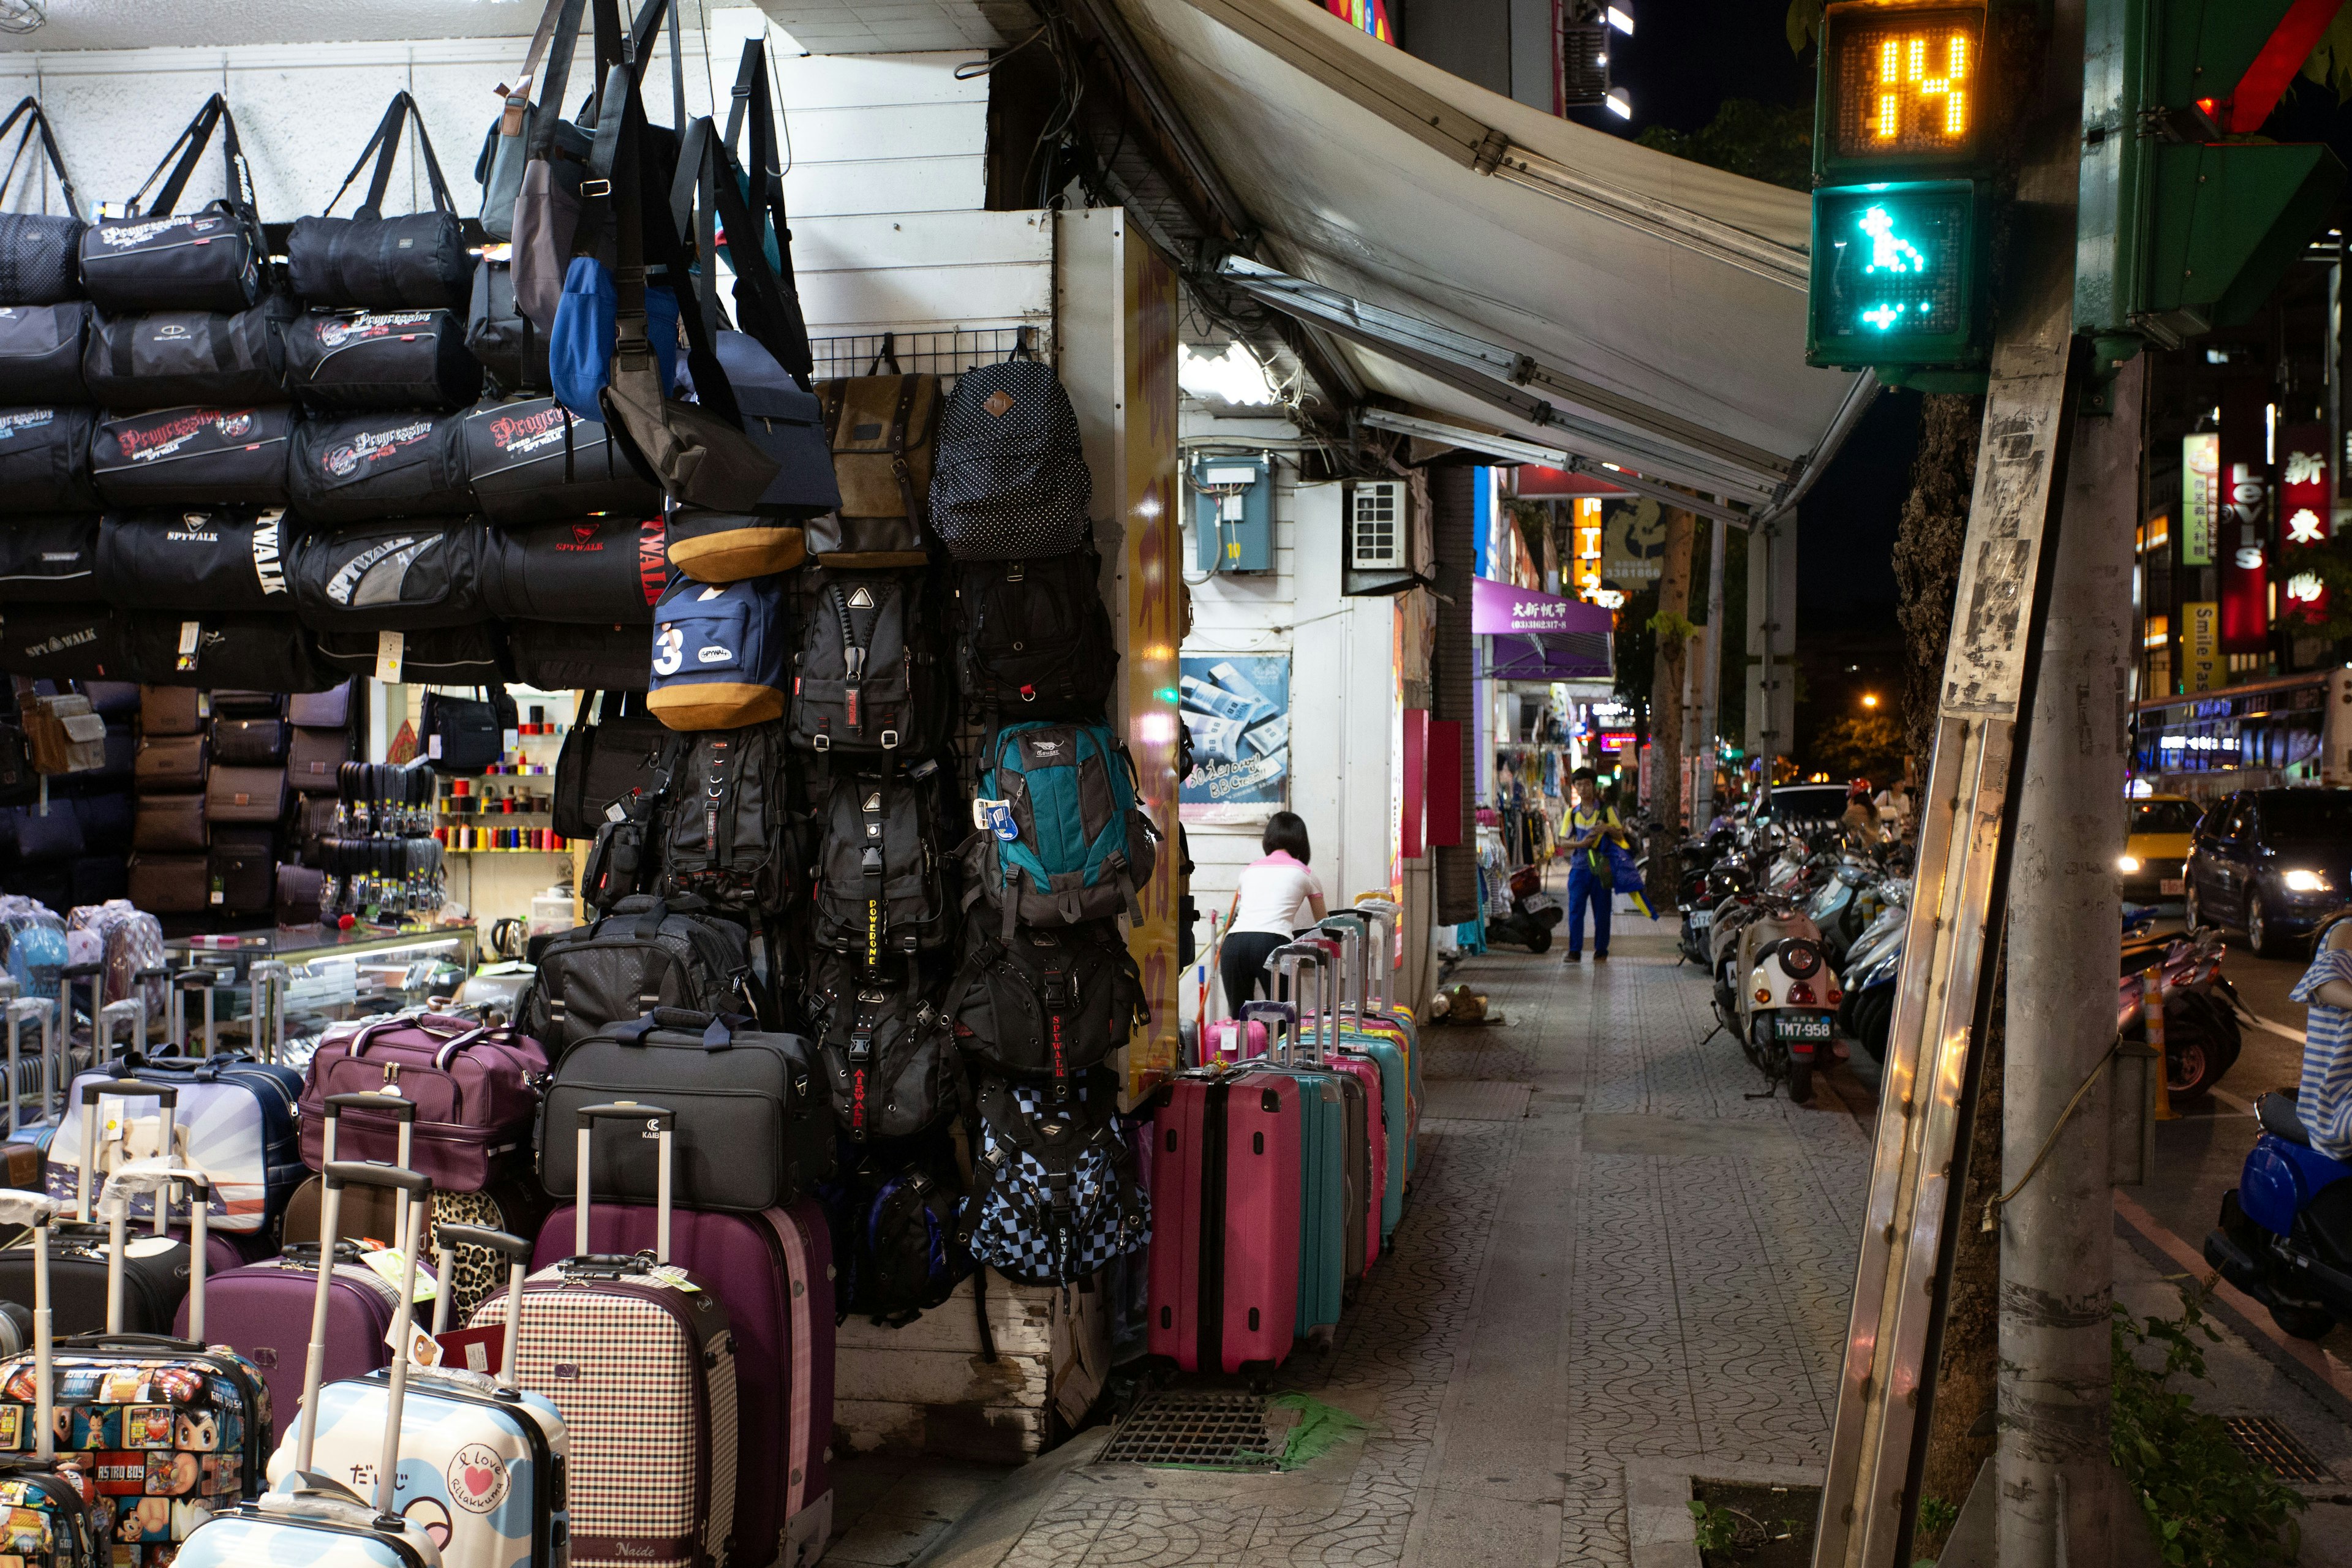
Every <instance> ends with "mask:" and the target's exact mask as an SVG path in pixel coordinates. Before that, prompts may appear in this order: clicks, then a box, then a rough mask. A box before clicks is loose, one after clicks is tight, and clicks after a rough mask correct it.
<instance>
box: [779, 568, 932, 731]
mask: <svg viewBox="0 0 2352 1568" xmlns="http://www.w3.org/2000/svg"><path fill="white" fill-rule="evenodd" d="M802 614H803V617H804V620H803V625H802V627H801V639H800V651H799V653H798V654H797V655H796V656H795V657H794V658H793V744H794V745H797V746H802V747H804V748H806V749H807V750H809V751H814V752H855V753H857V754H861V755H867V756H899V757H923V756H928V755H929V754H930V753H931V752H936V751H937V750H938V749H939V748H940V746H941V745H943V744H945V743H946V742H947V740H948V738H949V736H950V733H951V731H952V730H953V726H954V691H953V689H952V685H951V681H950V671H949V669H948V668H947V659H946V657H945V655H944V654H943V653H942V652H941V651H940V648H939V647H938V646H937V637H938V634H939V632H940V628H941V627H942V626H943V624H944V622H945V620H946V617H945V616H944V615H943V614H942V613H941V611H940V606H939V605H938V604H937V603H936V595H932V594H930V593H929V591H928V585H927V584H926V583H925V580H924V579H923V578H921V577H918V576H899V575H894V574H890V573H886V572H834V571H819V572H817V573H815V574H813V575H812V577H811V579H810V586H809V589H808V594H807V598H806V601H805V603H804V605H803V609H802Z"/></svg>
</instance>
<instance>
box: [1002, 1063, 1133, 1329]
mask: <svg viewBox="0 0 2352 1568" xmlns="http://www.w3.org/2000/svg"><path fill="white" fill-rule="evenodd" d="M977 1100H978V1119H977V1120H978V1127H977V1129H976V1131H975V1134H974V1136H973V1139H972V1162H971V1166H972V1178H971V1197H969V1198H967V1199H966V1200H965V1201H964V1208H963V1226H962V1236H961V1240H962V1242H963V1244H964V1246H965V1247H968V1248H969V1249H970V1250H971V1256H972V1258H973V1260H974V1261H975V1262H979V1263H984V1264H987V1265H988V1266H989V1267H990V1268H994V1269H995V1270H996V1271H997V1272H998V1273H999V1274H1002V1275H1003V1276H1004V1277H1005V1278H1006V1279H1011V1280H1014V1281H1016V1282H1018V1283H1020V1284H1024V1285H1073V1284H1076V1283H1077V1282H1078V1281H1079V1280H1081V1279H1091V1278H1093V1276H1094V1274H1095V1272H1096V1270H1097V1269H1099V1268H1102V1267H1103V1266H1104V1265H1105V1264H1108V1262H1109V1261H1110V1260H1111V1259H1112V1258H1118V1257H1120V1256H1122V1255H1124V1254H1127V1253H1131V1252H1139V1251H1141V1250H1142V1249H1143V1248H1144V1247H1145V1246H1146V1245H1148V1244H1149V1243H1150V1240H1151V1208H1150V1201H1149V1200H1148V1199H1147V1198H1146V1197H1145V1196H1144V1195H1143V1190H1142V1188H1141V1186H1140V1185H1139V1184H1138V1183H1137V1180H1136V1170H1135V1152H1134V1150H1133V1149H1132V1148H1131V1147H1130V1146H1129V1143H1128V1141H1127V1139H1126V1138H1125V1137H1123V1136H1121V1134H1120V1132H1119V1128H1118V1079H1116V1078H1115V1077H1113V1075H1112V1074H1111V1073H1110V1072H1108V1070H1106V1069H1102V1068H1097V1069H1095V1070H1093V1071H1090V1072H1087V1073H1085V1074H1083V1075H1081V1076H1080V1077H1079V1079H1078V1080H1077V1093H1076V1099H1075V1100H1074V1101H1073V1102H1072V1103H1070V1104H1068V1105H1066V1106H1065V1107H1064V1108H1063V1109H1062V1110H1058V1111H1057V1110H1055V1109H1054V1107H1053V1105H1052V1103H1051V1098H1050V1090H1049V1089H1048V1088H1047V1086H1046V1085H1045V1084H1042V1083H1041V1084H1027V1083H1013V1082H1009V1081H1008V1080H1006V1079H1001V1078H996V1077H994V1076H992V1075H991V1076H983V1077H982V1078H981V1079H980V1093H979V1095H978V1097H977Z"/></svg>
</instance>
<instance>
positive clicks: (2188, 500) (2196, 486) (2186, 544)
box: [2180, 430, 2221, 566]
mask: <svg viewBox="0 0 2352 1568" xmlns="http://www.w3.org/2000/svg"><path fill="white" fill-rule="evenodd" d="M2220 528H2221V432H2220V431H2218V430H2207V431H2205V432H2203V433H2201V434H2200V435H2195V436H2183V437H2181V438H2180V563H2181V564H2182V565H2183V566H2210V565H2211V564H2213V541H2214V536H2215V534H2216V532H2217V531H2219V529H2220Z"/></svg>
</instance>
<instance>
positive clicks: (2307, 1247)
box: [2205, 1089, 2352, 1340]
mask: <svg viewBox="0 0 2352 1568" xmlns="http://www.w3.org/2000/svg"><path fill="white" fill-rule="evenodd" d="M2254 1120H2255V1123H2256V1125H2257V1126H2259V1127H2260V1128H2261V1130H2262V1131H2261V1135H2260V1136H2258V1137H2257V1138H2256V1139H2255V1140H2254V1147H2253V1150H2252V1152H2251V1153H2249V1154H2248V1155H2247V1156H2246V1163H2245V1168H2244V1169H2243V1170H2242V1171H2241V1172H2240V1173H2239V1176H2238V1184H2237V1185H2236V1186H2234V1187H2232V1188H2231V1189H2230V1191H2228V1192H2226V1193H2224V1194H2221V1225H2220V1226H2219V1227H2218V1228H2217V1229H2215V1230H2214V1231H2213V1232H2212V1234H2210V1236H2208V1237H2206V1238H2205V1261H2206V1262H2208V1263H2210V1264H2211V1265H2212V1266H2213V1267H2214V1268H2218V1269H2220V1270H2221V1277H2222V1278H2223V1279H2227V1280H2228V1281H2229V1282H2230V1283H2231V1284H2232V1285H2235V1286H2236V1287H2237V1288H2238V1289H2241V1290H2243V1291H2244V1292H2245V1293H2246V1294H2247V1295H2249V1296H2252V1298H2253V1299H2254V1300H2257V1301H2260V1302H2261V1303H2262V1304H2263V1306H2265V1307H2268V1308H2269V1309H2270V1312H2271V1318H2272V1321H2274V1322H2276V1323H2277V1324H2278V1326H2279V1327H2280V1328H2282V1329H2284V1330H2285V1331H2287V1332H2288V1333H2290V1334H2293V1335H2294V1337H2295V1338H2297V1339H2300V1340H2315V1339H2318V1338H2320V1337H2322V1336H2323V1335H2325V1334H2326V1332H2327V1331H2329V1330H2330V1329H2332V1328H2334V1327H2335V1326H2336V1324H2337V1323H2339V1322H2342V1323H2352V1182H2347V1180H2346V1178H2347V1177H2352V1163H2346V1162H2345V1161H2342V1160H2336V1159H2332V1158H2330V1157H2329V1156H2327V1155H2326V1154H2323V1153H2321V1152H2319V1151H2318V1150H2316V1149H2314V1148H2313V1147H2312V1146H2311V1138H2310V1134H2309V1133H2307V1132H2305V1131H2304V1126H2303V1123H2302V1121H2300V1120H2299V1119H2297V1117H2296V1115H2295V1109H2294V1090H2293V1089H2282V1090H2279V1091H2278V1092H2276V1093H2273V1094H2265V1095H2263V1096H2262V1097H2260V1098H2259V1099H2257V1100H2255V1101H2254Z"/></svg>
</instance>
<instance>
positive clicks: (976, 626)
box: [956, 547, 1118, 722]
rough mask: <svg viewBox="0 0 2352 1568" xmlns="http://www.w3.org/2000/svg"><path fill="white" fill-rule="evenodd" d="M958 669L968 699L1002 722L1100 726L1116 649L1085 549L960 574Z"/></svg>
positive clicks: (971, 567)
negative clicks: (1066, 722)
mask: <svg viewBox="0 0 2352 1568" xmlns="http://www.w3.org/2000/svg"><path fill="white" fill-rule="evenodd" d="M957 597H958V600H959V609H960V610H961V614H960V615H959V616H958V617H957V619H958V620H959V622H960V623H961V637H960V639H959V641H958V643H957V646H956V672H957V675H958V677H959V680H960V684H961V688H962V690H963V697H964V700H965V702H967V703H968V704H970V705H971V706H972V707H975V708H980V709H983V710H986V711H988V712H990V713H992V714H993V715H995V716H996V717H997V718H999V719H1001V720H1003V721H1015V720H1024V719H1076V720H1078V721H1085V722H1094V721H1100V720H1101V719H1102V718H1103V716H1104V714H1105V713H1106V711H1107V710H1108V703H1109V701H1110V694H1111V689H1112V687H1113V686H1114V685H1115V684H1116V683H1117V681H1118V644H1117V642H1116V641H1115V639H1114V637H1113V636H1112V632H1111V624H1110V611H1109V609H1108V607H1107V606H1106V605H1104V603H1103V595H1102V562H1101V560H1100V558H1099V557H1097V555H1096V554H1095V552H1094V551H1093V549H1092V548H1091V547H1088V548H1086V549H1082V550H1074V551H1072V552H1070V553H1068V554H1066V555H1048V556H1042V557H1035V558H1032V559H1030V560H1025V561H975V562H971V563H967V564H966V565H964V566H963V567H962V568H961V570H960V571H959V572H958V573H957Z"/></svg>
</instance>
